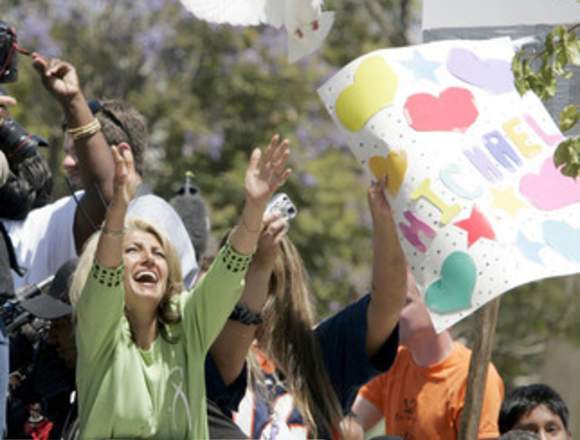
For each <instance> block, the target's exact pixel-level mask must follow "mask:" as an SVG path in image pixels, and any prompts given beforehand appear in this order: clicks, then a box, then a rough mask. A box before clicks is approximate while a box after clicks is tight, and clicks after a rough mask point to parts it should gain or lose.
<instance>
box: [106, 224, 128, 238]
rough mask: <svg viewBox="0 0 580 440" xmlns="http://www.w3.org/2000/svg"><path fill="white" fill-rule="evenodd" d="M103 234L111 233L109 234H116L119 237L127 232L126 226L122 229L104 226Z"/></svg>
mask: <svg viewBox="0 0 580 440" xmlns="http://www.w3.org/2000/svg"><path fill="white" fill-rule="evenodd" d="M102 231H103V234H109V235H114V236H116V237H119V236H121V235H123V234H124V233H125V228H122V229H121V230H117V231H116V230H114V229H109V228H107V227H106V226H103V229H102Z"/></svg>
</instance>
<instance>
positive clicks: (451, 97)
mask: <svg viewBox="0 0 580 440" xmlns="http://www.w3.org/2000/svg"><path fill="white" fill-rule="evenodd" d="M478 114H479V113H478V111H477V107H475V102H474V99H473V95H472V94H471V92H470V91H469V90H467V89H464V88H462V87H449V88H447V89H445V90H443V92H441V94H440V95H439V96H433V95H430V94H429V93H416V94H415V95H411V96H409V97H408V98H407V101H406V102H405V116H406V118H407V121H408V122H409V125H410V126H411V127H413V128H414V129H415V130H416V131H459V132H464V131H465V130H467V129H468V128H469V127H470V126H471V125H472V124H473V123H474V122H475V120H476V119H477V116H478Z"/></svg>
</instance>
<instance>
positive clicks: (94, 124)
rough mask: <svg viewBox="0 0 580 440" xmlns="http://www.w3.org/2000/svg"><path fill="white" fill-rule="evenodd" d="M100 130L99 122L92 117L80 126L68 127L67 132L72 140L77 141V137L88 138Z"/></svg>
mask: <svg viewBox="0 0 580 440" xmlns="http://www.w3.org/2000/svg"><path fill="white" fill-rule="evenodd" d="M99 130H101V123H100V122H99V120H98V119H97V118H94V119H93V120H92V121H91V122H89V123H88V124H85V125H82V126H80V127H75V128H69V129H68V130H67V133H68V134H70V135H71V137H72V138H73V140H75V141H78V140H79V139H85V138H88V137H90V136H92V135H94V134H95V133H97V132H98V131H99Z"/></svg>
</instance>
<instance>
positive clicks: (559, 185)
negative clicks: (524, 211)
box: [520, 157, 580, 211]
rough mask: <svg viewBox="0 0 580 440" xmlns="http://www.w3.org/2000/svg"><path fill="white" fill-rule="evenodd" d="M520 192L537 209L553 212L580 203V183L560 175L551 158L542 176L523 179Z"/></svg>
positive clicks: (532, 175)
mask: <svg viewBox="0 0 580 440" xmlns="http://www.w3.org/2000/svg"><path fill="white" fill-rule="evenodd" d="M520 192H521V193H522V195H523V196H524V197H525V198H526V199H528V200H529V201H530V202H531V203H532V205H534V206H535V207H536V208H538V209H542V210H544V211H553V210H555V209H560V208H564V207H565V206H569V205H573V204H575V203H578V202H580V181H578V180H574V179H572V178H571V177H566V176H564V175H563V174H562V173H560V171H558V169H557V168H556V166H555V165H554V162H553V161H552V158H551V157H549V158H547V159H546V161H545V162H544V163H543V164H542V169H541V170H540V174H526V175H525V176H524V177H522V180H520Z"/></svg>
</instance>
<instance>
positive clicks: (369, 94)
mask: <svg viewBox="0 0 580 440" xmlns="http://www.w3.org/2000/svg"><path fill="white" fill-rule="evenodd" d="M397 84H398V77H397V75H395V72H393V70H392V69H391V68H390V67H389V65H388V64H387V62H386V61H385V60H384V58H383V57H381V56H373V57H369V58H367V59H366V60H364V61H363V62H362V63H361V65H360V66H359V68H358V69H357V71H356V73H355V75H354V83H353V84H352V85H350V86H348V87H347V88H346V89H344V90H343V91H342V92H341V93H340V95H339V96H338V98H337V100H336V116H337V117H338V119H339V120H340V122H341V123H342V125H344V126H345V127H346V128H347V129H348V130H350V131H359V130H360V129H361V128H363V127H364V126H365V124H366V123H367V121H368V120H369V119H370V118H371V117H372V116H373V115H374V114H375V113H377V112H378V111H380V110H381V109H383V108H385V107H386V106H388V105H389V104H391V102H393V98H394V97H395V93H396V91H397Z"/></svg>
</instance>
